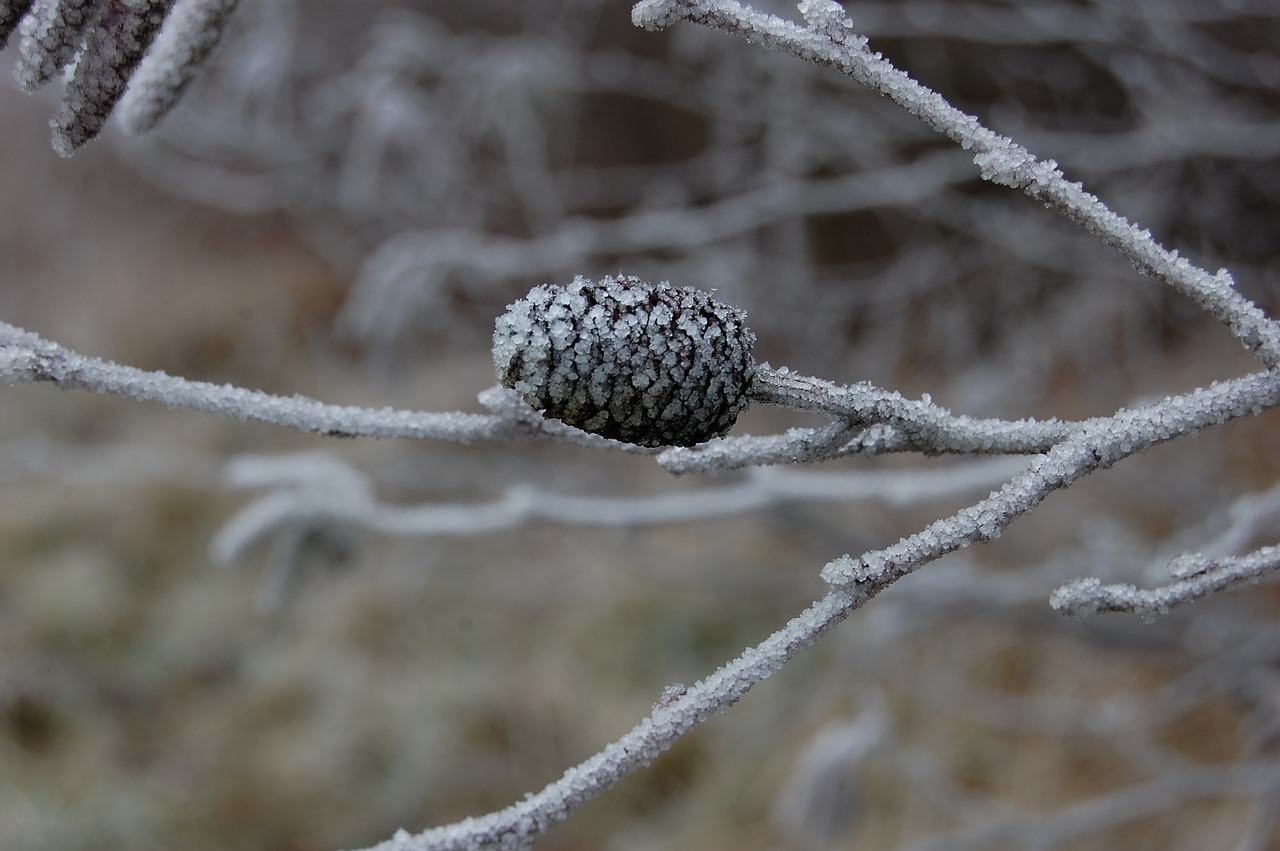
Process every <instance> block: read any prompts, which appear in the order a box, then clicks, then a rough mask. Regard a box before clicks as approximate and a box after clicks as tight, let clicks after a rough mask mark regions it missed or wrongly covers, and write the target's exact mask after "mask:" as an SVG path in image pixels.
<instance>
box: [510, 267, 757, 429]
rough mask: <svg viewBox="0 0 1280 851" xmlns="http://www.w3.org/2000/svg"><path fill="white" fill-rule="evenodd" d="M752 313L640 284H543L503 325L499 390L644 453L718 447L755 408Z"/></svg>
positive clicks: (695, 294) (703, 296)
mask: <svg viewBox="0 0 1280 851" xmlns="http://www.w3.org/2000/svg"><path fill="white" fill-rule="evenodd" d="M755 340H756V336H755V334H753V333H752V332H751V329H750V328H748V327H747V325H746V313H744V312H743V311H741V310H739V309H738V308H735V307H730V306H729V305H727V304H724V303H723V302H720V301H717V300H716V299H714V298H712V297H711V296H710V295H708V294H707V293H705V292H702V291H700V290H695V289H692V288H690V287H684V288H680V289H677V288H676V287H673V286H671V285H670V284H667V283H661V284H656V285H655V284H650V283H647V282H645V281H642V280H640V279H639V278H632V277H618V278H610V277H606V278H604V279H603V280H601V281H600V282H599V283H595V282H592V281H589V280H587V279H586V278H583V277H577V278H575V279H574V281H573V283H572V284H570V285H568V286H565V287H561V286H554V285H551V284H543V285H540V286H537V287H534V288H533V289H532V290H530V291H529V294H528V295H527V296H525V297H524V298H522V299H520V300H518V301H516V302H515V303H514V304H512V305H510V306H509V307H508V308H507V312H506V313H504V314H503V315H502V316H499V317H498V320H497V323H496V327H495V329H494V332H493V364H494V367H495V368H496V370H497V373H498V380H499V381H501V382H502V383H503V384H504V385H506V386H507V387H510V388H511V389H513V390H515V391H516V392H517V393H519V394H520V395H521V396H523V397H524V399H525V401H527V402H528V403H529V404H530V405H533V406H534V407H535V408H539V409H541V410H542V412H543V414H544V415H545V416H548V417H552V418H553V419H558V420H561V421H563V422H565V423H568V424H569V425H572V426H576V427H578V428H580V429H583V430H584V431H589V432H591V433H593V434H598V435H601V436H602V437H610V438H613V439H615V440H621V441H624V442H626V443H635V444H638V445H640V446H692V445H694V444H695V443H701V442H703V441H704V440H710V439H711V438H713V437H719V436H720V435H723V434H724V433H725V432H727V431H728V430H729V429H730V428H732V427H733V423H734V421H735V420H737V418H738V414H739V413H741V412H742V411H743V410H745V409H746V407H747V389H748V387H749V386H750V384H751V378H752V374H753V373H754V370H755V361H754V359H753V358H752V355H751V347H752V346H753V345H754V344H755Z"/></svg>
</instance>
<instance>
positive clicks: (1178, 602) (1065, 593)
mask: <svg viewBox="0 0 1280 851" xmlns="http://www.w3.org/2000/svg"><path fill="white" fill-rule="evenodd" d="M1169 573H1170V574H1171V575H1172V576H1174V577H1177V580H1176V581H1175V582H1171V583H1169V584H1168V585H1161V586H1160V587H1158V588H1152V589H1149V590H1143V589H1140V588H1138V587H1137V586H1134V585H1129V584H1118V585H1103V584H1102V580H1100V579H1097V578H1093V577H1087V578H1081V579H1075V580H1072V581H1071V582H1068V583H1067V584H1066V585H1063V586H1062V587H1060V588H1058V589H1057V590H1056V591H1054V592H1053V594H1052V595H1051V596H1050V597H1049V605H1051V606H1053V608H1055V609H1057V610H1058V611H1059V612H1061V613H1063V614H1064V615H1068V616H1070V617H1073V618H1080V619H1084V618H1089V617H1093V616H1094V615H1099V614H1103V613H1105V612H1130V613H1133V614H1140V615H1142V616H1143V617H1147V618H1152V617H1155V616H1156V615H1164V614H1168V613H1169V611H1170V610H1172V609H1174V608H1176V607H1178V606H1182V605H1185V604H1187V603H1192V602H1195V601H1196V600H1199V599H1201V598H1202V597H1207V596H1209V595H1210V594H1216V593H1218V592H1220V591H1225V590H1227V589H1229V588H1235V587H1237V586H1239V585H1243V584H1245V583H1253V582H1257V581H1258V580H1260V579H1262V578H1263V577H1266V576H1270V575H1273V574H1276V573H1280V547H1263V548H1262V549H1260V550H1256V551H1254V552H1252V553H1249V554H1248V555H1243V556H1230V557H1225V558H1218V559H1208V558H1205V557H1204V556H1202V555H1200V554H1199V553H1183V554H1182V555H1180V556H1178V557H1177V558H1175V559H1173V560H1172V561H1171V562H1170V563H1169Z"/></svg>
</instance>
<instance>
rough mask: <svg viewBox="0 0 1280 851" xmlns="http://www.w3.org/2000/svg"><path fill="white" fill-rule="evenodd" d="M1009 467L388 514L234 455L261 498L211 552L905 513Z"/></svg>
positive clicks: (282, 461) (333, 484) (357, 496)
mask: <svg viewBox="0 0 1280 851" xmlns="http://www.w3.org/2000/svg"><path fill="white" fill-rule="evenodd" d="M1013 463H1014V462H1012V461H1011V460H1010V459H990V460H983V461H971V462H967V463H964V464H960V465H956V466H951V467H947V468H943V469H930V470H916V471H901V470H898V471H893V472H872V471H863V472H857V473H845V474H840V473H799V472H794V471H785V470H769V469H762V470H752V471H750V472H749V473H748V474H747V476H746V478H745V479H744V480H743V481H741V482H738V483H735V484H731V485H724V486H721V487H715V488H704V489H700V490H696V491H692V492H690V493H682V494H664V495H661V496H652V497H602V496H575V495H573V494H565V493H558V492H555V491H550V490H547V489H545V488H539V487H534V486H531V485H520V486H516V487H513V488H510V489H509V490H508V491H507V492H506V493H505V494H504V495H503V496H502V497H501V498H499V499H497V500H494V501H490V502H485V503H477V504H472V505H461V504H448V505H408V506H399V505H389V504H387V503H384V502H381V501H379V500H378V498H377V496H376V494H375V493H374V488H373V485H372V483H371V482H370V481H369V479H368V478H367V477H366V476H365V475H364V474H362V473H361V472H359V471H358V470H356V469H354V468H352V467H350V466H348V465H346V464H344V463H342V462H341V461H340V460H338V459H337V458H334V457H332V456H330V455H327V454H322V453H303V454H295V455H286V456H257V455H248V456H241V457H238V458H236V459H234V460H232V461H231V462H230V463H229V464H228V466H227V470H226V475H227V478H228V480H229V482H230V483H231V484H232V485H233V486H237V487H244V488H255V489H260V490H263V491H264V493H263V495H262V496H261V497H259V498H258V499H256V500H254V501H253V502H251V503H250V504H249V505H247V506H245V507H244V508H243V509H241V510H240V511H239V512H237V513H236V515H235V516H234V517H232V518H231V519H230V520H228V521H227V523H226V525H225V526H223V528H222V530H221V531H219V532H218V534H217V536H216V537H215V538H214V541H213V544H212V545H211V549H212V551H213V553H214V557H215V558H216V559H218V560H219V561H224V562H226V561H233V560H235V559H238V558H241V557H243V555H244V554H245V553H246V552H247V551H248V550H250V549H253V548H255V547H256V546H258V545H259V544H260V543H261V542H262V541H264V540H266V539H267V538H269V537H272V536H275V535H277V534H278V533H279V532H280V530H282V529H291V528H294V527H297V526H299V525H306V526H309V527H311V528H316V529H319V528H322V527H326V526H329V527H336V526H348V527H356V528H360V529H369V530H372V531H376V532H381V533H384V534H390V535H397V536H407V537H432V536H437V535H477V534H483V533H488V532H493V531H497V530H501V529H514V528H519V527H521V526H526V525H529V524H531V523H534V522H538V521H550V522H554V523H562V524H566V525H571V526H615V527H627V528H634V527H643V526H653V525H657V524H665V523H691V522H697V521H701V520H707V519H710V518H715V517H726V516H731V515H735V514H742V513H745V512H748V511H758V510H762V509H766V508H770V507H773V506H778V505H785V504H790V503H796V502H812V501H823V500H851V499H867V500H875V501H878V502H882V503H885V504H889V505H907V504H915V503H920V502H924V501H929V500H936V499H942V498H945V497H948V496H952V495H955V494H966V493H972V492H973V491H975V490H978V489H980V488H987V487H990V486H991V485H993V484H995V483H997V482H999V481H1000V480H1001V479H1003V478H1005V477H1006V476H1007V475H1008V474H1009V473H1010V472H1012V467H1011V465H1012V464H1013Z"/></svg>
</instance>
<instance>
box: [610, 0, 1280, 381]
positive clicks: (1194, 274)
mask: <svg viewBox="0 0 1280 851" xmlns="http://www.w3.org/2000/svg"><path fill="white" fill-rule="evenodd" d="M805 5H806V7H810V6H813V5H814V4H805ZM817 5H819V6H822V7H823V8H824V9H826V10H827V12H824V13H822V14H821V15H817V13H816V12H813V13H811V15H810V17H811V18H812V22H811V25H810V26H808V27H802V26H800V25H799V24H796V23H793V22H791V21H787V20H784V19H782V18H779V17H776V16H774V15H767V14H763V13H761V12H757V11H755V10H754V9H751V8H750V7H746V6H743V5H742V4H741V3H738V2H736V0H643V2H640V3H637V4H636V5H635V6H634V7H633V9H632V12H631V18H632V21H633V22H634V23H635V24H636V25H637V26H642V27H644V28H646V29H650V30H656V29H663V28H665V27H668V26H671V25H672V24H673V23H676V22H677V21H688V22H690V23H695V24H701V25H703V26H706V27H711V28H713V29H717V30H721V31H723V32H726V33H732V34H735V35H740V36H743V37H744V38H747V39H750V40H751V41H753V42H756V43H758V44H760V45H762V46H764V47H767V48H768V49H770V50H774V51H777V52H779V53H787V54H790V55H792V56H795V57H798V58H800V59H804V60H806V61H808V62H812V63H814V64H816V65H822V66H825V67H828V68H834V69H835V70H838V71H840V72H841V73H842V74H845V75H846V76H848V77H851V78H852V79H854V80H856V81H857V82H859V83H862V84H863V85H865V86H868V87H870V88H872V89H875V90H876V91H878V92H880V93H881V94H882V95H884V96H886V97H888V98H889V99H890V100H892V101H894V102H895V103H897V104H898V105H899V106H901V107H902V108H903V109H905V110H907V111H908V112H910V113H911V114H912V115H914V116H916V117H917V118H919V119H920V120H921V121H923V122H924V123H925V124H927V125H928V126H929V127H931V128H933V129H934V130H936V131H938V132H939V133H942V134H944V135H946V136H947V137H948V138H950V139H951V140H953V141H954V142H956V143H957V144H959V145H960V146H961V147H963V148H964V149H965V150H967V151H973V152H974V158H973V159H974V162H975V163H976V164H977V165H978V166H979V167H980V168H981V169H982V177H983V179H984V180H990V181H993V182H995V183H999V184H1001V185H1004V186H1009V187H1012V188H1016V189H1021V190H1022V191H1023V192H1025V193H1026V194H1027V195H1029V196H1031V197H1032V198H1035V199H1037V200H1039V201H1043V202H1044V203H1045V204H1046V205H1047V206H1050V207H1053V208H1054V209H1056V210H1057V211H1058V212H1060V213H1062V214H1063V215H1065V216H1066V217H1067V218H1069V219H1071V220H1072V221H1074V222H1076V223H1078V224H1080V225H1081V226H1083V227H1084V228H1085V229H1086V230H1087V231H1088V232H1089V233H1091V234H1093V235H1094V236H1096V237H1098V238H1099V239H1101V240H1102V241H1103V242H1105V243H1106V244H1107V245H1109V246H1111V247H1112V248H1115V249H1116V250H1118V251H1119V252H1120V253H1121V254H1123V255H1124V256H1125V257H1127V258H1128V259H1129V261H1130V262H1131V263H1133V265H1134V267H1135V268H1137V269H1138V271H1139V272H1142V273H1143V274H1145V275H1151V276H1152V277H1154V278H1156V279H1158V280H1160V281H1162V282H1164V283H1166V284H1168V285H1169V286H1171V287H1173V288H1174V289H1175V290H1177V291H1178V292H1180V293H1182V294H1183V295H1186V296H1187V297H1189V298H1190V299H1192V301H1194V302H1195V303H1196V304H1198V305H1199V306H1200V307H1201V308H1203V309H1204V310H1205V311H1207V312H1208V313H1209V314H1210V315H1211V316H1213V317H1214V318H1216V319H1218V320H1219V321H1221V322H1223V323H1225V324H1226V325H1227V327H1228V328H1229V329H1230V330H1231V333H1232V334H1233V335H1234V336H1235V337H1236V339H1237V340H1239V341H1240V342H1241V344H1242V345H1244V347H1245V348H1247V349H1248V350H1249V351H1251V352H1253V353H1254V354H1255V355H1256V356H1257V357H1258V358H1259V359H1260V360H1261V361H1262V362H1263V363H1264V364H1265V365H1267V366H1269V367H1275V366H1280V325H1278V324H1277V323H1276V322H1275V321H1274V320H1271V319H1269V318H1268V317H1267V316H1266V314H1264V313H1263V312H1262V311H1261V310H1260V309H1258V307H1257V306H1256V305H1254V304H1253V303H1252V302H1250V301H1249V300H1248V299H1246V298H1245V297H1244V296H1242V295H1240V293H1238V292H1237V291H1236V289H1235V283H1234V281H1233V280H1232V278H1231V275H1230V273H1228V272H1227V271H1226V270H1225V269H1219V270H1218V272H1217V273H1215V274H1210V273H1209V272H1207V271H1205V270H1203V269H1201V268H1199V267H1197V266H1195V265H1193V264H1192V263H1190V262H1189V261H1187V260H1186V258H1184V257H1180V256H1178V252H1176V251H1169V250H1168V249H1165V248H1164V247H1162V246H1161V245H1160V244H1159V243H1157V242H1156V241H1155V240H1154V239H1153V238H1152V236H1151V233H1150V232H1149V231H1147V230H1143V229H1140V228H1139V227H1138V226H1137V225H1135V224H1132V223H1131V222H1129V221H1128V220H1127V219H1125V218H1124V217H1123V216H1119V215H1117V214H1115V213H1113V212H1112V211H1111V210H1110V209H1109V208H1108V207H1107V206H1106V205H1105V204H1103V203H1102V202H1101V201H1100V200H1099V199H1098V198H1097V197H1096V196H1094V195H1091V194H1090V193H1088V192H1086V191H1085V190H1084V188H1083V187H1082V186H1081V185H1080V184H1079V183H1072V182H1070V181H1068V180H1067V179H1066V178H1065V177H1064V176H1063V174H1062V172H1061V171H1060V170H1059V169H1058V167H1057V163H1056V162H1054V161H1053V160H1038V159H1036V158H1035V157H1034V156H1033V155H1032V154H1031V152H1030V151H1028V150H1027V149H1026V148H1024V147H1022V146H1021V145H1019V144H1017V143H1015V142H1014V141H1013V140H1012V139H1009V138H1008V137H1006V136H1001V135H999V134H997V133H996V132H994V131H993V130H989V129H988V128H986V127H984V126H983V125H982V123H981V122H979V121H978V119H977V118H975V117H974V116H972V115H968V114H966V113H964V112H962V111H960V110H958V109H956V108H955V107H953V106H951V104H949V103H947V101H946V100H945V99H944V98H943V97H942V96H941V95H940V94H938V93H937V92H935V91H932V90H931V89H929V88H927V87H925V86H922V85H921V84H920V83H917V82H916V81H915V80H914V79H912V78H911V77H910V76H908V75H907V74H906V73H904V72H903V71H899V70H898V69H897V68H895V67H894V66H893V64H892V63H890V62H889V60H887V59H885V58H884V57H883V56H882V55H880V54H879V53H873V52H872V51H871V48H870V47H868V45H867V39H866V38H865V37H864V36H860V35H858V34H857V33H856V32H854V30H853V24H852V22H851V21H849V20H848V19H845V18H843V13H842V12H838V11H837V10H838V9H839V4H836V3H820V4H817ZM815 15H817V17H814V16H815Z"/></svg>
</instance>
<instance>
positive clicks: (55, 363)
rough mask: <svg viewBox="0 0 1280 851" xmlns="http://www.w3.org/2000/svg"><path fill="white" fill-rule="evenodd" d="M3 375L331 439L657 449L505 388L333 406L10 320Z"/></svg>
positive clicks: (4, 335) (2, 330)
mask: <svg viewBox="0 0 1280 851" xmlns="http://www.w3.org/2000/svg"><path fill="white" fill-rule="evenodd" d="M0 380H3V381H5V382H7V383H9V384H34V383H40V382H49V383H51V384H54V385H55V386H57V387H60V388H62V389H66V390H70V389H76V390H91V391H93V392H95V393H103V394H110V395H115V396H124V397H126V398H129V399H135V400H138V401H147V402H159V403H161V404H163V405H165V406H167V407H170V408H187V409H190V410H194V411H207V412H209V413H215V414H220V415H222V416H228V417H235V418H237V419H242V420H255V421H257V422H264V423H271V424H273V425H280V426H285V427H286V428H292V429H296V430H298V431H302V432H312V433H316V434H323V435H327V436H331V437H355V436H366V437H400V438H411V439H417V440H448V441H456V442H460V443H469V442H472V441H480V440H522V439H533V438H554V439H556V440H560V441H564V442H571V443H579V444H582V445H590V446H603V445H608V446H613V447H615V448H618V449H620V450H622V451H634V452H645V451H651V450H644V449H641V448H639V447H631V446H627V445H625V444H620V443H617V442H616V441H611V440H605V439H604V438H599V437H596V436H594V435H589V434H586V433H585V432H581V431H579V430H578V429H575V428H571V427H569V426H565V425H563V424H561V423H558V422H555V421H553V420H546V419H543V418H542V417H541V416H540V415H539V414H538V412H537V411H535V410H534V409H533V408H530V407H529V406H528V405H526V404H525V403H524V402H523V401H522V400H521V399H520V398H519V397H518V396H515V394H512V393H509V392H508V391H506V390H503V389H502V388H500V387H499V388H492V389H490V390H486V391H484V392H483V393H481V394H480V401H481V403H482V404H484V405H485V406H486V407H488V408H490V410H491V411H493V413H490V414H468V413H463V412H447V413H426V412H419V411H404V410H395V409H392V408H380V409H374V408H359V407H354V406H349V405H328V404H325V403H323V402H318V401H316V400H315V399H308V398H306V397H305V396H288V397H285V396H273V395H271V394H269V393H263V392H260V391H257V390H245V389H243V388H240V387H233V386H231V385H229V384H211V383H209V382H205V381H190V380H188V379H185V378H179V377H177V376H172V375H166V374H165V373H163V372H148V371H146V370H141V369H137V368H135V367H131V366H122V365H120V364H117V363H112V362H111V361H104V360H99V359H98V358H91V357H86V356H84V355H81V354H77V353H76V352H73V351H71V350H69V349H66V348H63V347H62V346H60V345H58V344H57V343H53V342H50V341H49V340H45V339H43V338H42V337H40V336H38V335H36V334H32V333H31V332H29V331H24V330H22V329H21V328H16V327H14V326H12V325H8V324H6V323H0Z"/></svg>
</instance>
